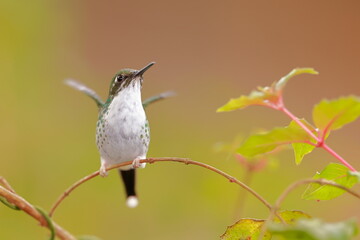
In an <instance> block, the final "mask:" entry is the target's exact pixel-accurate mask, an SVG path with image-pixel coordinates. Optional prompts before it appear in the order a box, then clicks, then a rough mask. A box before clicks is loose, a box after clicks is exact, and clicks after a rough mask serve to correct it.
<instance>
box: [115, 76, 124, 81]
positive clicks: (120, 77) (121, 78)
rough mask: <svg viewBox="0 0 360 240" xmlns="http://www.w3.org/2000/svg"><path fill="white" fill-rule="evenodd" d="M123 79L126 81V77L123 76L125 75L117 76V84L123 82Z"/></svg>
mask: <svg viewBox="0 0 360 240" xmlns="http://www.w3.org/2000/svg"><path fill="white" fill-rule="evenodd" d="M123 79H124V76H123V75H118V76H116V78H115V82H121V81H122V80H123Z"/></svg>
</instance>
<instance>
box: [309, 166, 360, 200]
mask: <svg viewBox="0 0 360 240" xmlns="http://www.w3.org/2000/svg"><path fill="white" fill-rule="evenodd" d="M313 179H326V180H330V181H333V182H335V183H337V184H340V185H342V186H344V187H347V188H351V187H352V186H354V185H355V184H356V183H357V182H358V179H357V177H356V176H352V175H350V174H349V169H348V168H347V167H345V166H344V165H342V164H337V163H330V164H329V165H327V166H326V168H325V169H324V170H323V171H322V172H321V173H316V174H315V176H314V177H313ZM344 192H345V190H342V189H340V188H337V187H333V186H329V185H321V184H318V183H311V184H309V186H308V187H307V189H306V190H305V192H304V194H303V196H302V197H303V198H304V199H306V200H330V199H333V198H336V197H338V196H340V195H342V194H343V193H344Z"/></svg>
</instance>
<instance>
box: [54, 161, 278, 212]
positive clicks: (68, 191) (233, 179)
mask: <svg viewBox="0 0 360 240" xmlns="http://www.w3.org/2000/svg"><path fill="white" fill-rule="evenodd" d="M155 162H179V163H184V164H186V165H189V164H191V165H196V166H199V167H203V168H206V169H208V170H210V171H212V172H215V173H217V174H219V175H221V176H223V177H225V178H227V179H228V180H229V181H230V182H231V183H236V184H237V185H239V186H240V187H242V188H244V189H245V190H246V191H248V192H250V193H251V194H252V195H254V196H255V197H256V198H257V199H258V200H259V201H261V202H262V203H263V204H264V205H265V206H266V207H267V208H268V209H271V208H272V206H271V205H270V203H268V202H267V201H266V200H265V199H264V198H263V197H262V196H260V195H259V194H258V193H257V192H256V191H255V190H253V189H252V188H250V187H249V186H247V185H246V184H244V183H242V182H241V181H239V180H237V179H236V178H234V177H232V176H230V175H229V174H227V173H225V172H223V171H221V170H219V169H217V168H215V167H213V166H210V165H207V164H205V163H201V162H196V161H193V160H190V159H186V158H173V157H167V158H148V159H143V160H140V163H150V164H151V163H155ZM131 164H132V161H128V162H123V163H120V164H115V165H112V166H110V167H108V168H107V169H106V170H107V171H109V170H112V169H115V168H120V167H123V166H127V165H131ZM98 175H99V171H96V172H94V173H92V174H90V175H88V176H86V177H84V178H82V179H80V180H79V181H77V182H75V183H74V184H73V185H71V186H70V187H69V188H68V189H67V190H66V191H65V192H64V193H63V194H62V195H61V196H60V197H59V198H58V200H57V201H56V202H55V204H54V205H53V207H52V208H51V210H50V212H49V216H50V217H51V216H53V214H54V212H55V210H56V209H57V207H58V206H59V205H60V203H61V202H62V201H63V200H64V199H65V198H66V197H67V196H69V194H70V193H71V192H72V191H74V190H75V189H76V188H77V187H79V186H80V185H82V184H83V183H85V182H87V181H89V180H90V179H92V178H94V177H96V176H98Z"/></svg>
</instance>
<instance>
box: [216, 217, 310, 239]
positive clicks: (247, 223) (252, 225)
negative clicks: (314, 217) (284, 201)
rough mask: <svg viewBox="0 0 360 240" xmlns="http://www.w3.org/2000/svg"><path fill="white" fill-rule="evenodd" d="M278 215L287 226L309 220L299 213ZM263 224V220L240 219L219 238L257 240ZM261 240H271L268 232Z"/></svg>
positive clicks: (277, 220)
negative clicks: (301, 220)
mask: <svg viewBox="0 0 360 240" xmlns="http://www.w3.org/2000/svg"><path fill="white" fill-rule="evenodd" d="M279 214H280V216H281V217H282V219H283V220H284V221H285V222H286V223H288V224H294V223H295V222H296V221H298V220H299V219H303V218H310V216H309V215H307V214H306V213H303V212H301V211H282V212H280V213H279ZM264 222H265V220H260V219H251V218H243V219H240V220H239V221H238V222H236V223H235V224H234V225H232V226H229V227H227V229H226V232H225V233H224V234H223V235H222V236H221V237H220V238H221V239H223V240H232V239H234V240H235V239H236V240H248V239H251V240H257V239H258V238H259V235H260V233H261V228H262V226H263V225H264ZM275 222H280V220H279V219H275ZM262 239H263V240H267V239H271V234H270V233H269V232H265V236H264V237H263V238H262Z"/></svg>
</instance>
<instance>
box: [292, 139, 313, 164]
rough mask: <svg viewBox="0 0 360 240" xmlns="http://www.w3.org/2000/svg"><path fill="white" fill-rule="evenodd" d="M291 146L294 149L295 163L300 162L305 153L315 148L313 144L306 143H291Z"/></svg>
mask: <svg viewBox="0 0 360 240" xmlns="http://www.w3.org/2000/svg"><path fill="white" fill-rule="evenodd" d="M292 147H293V149H294V155H295V163H296V164H297V165H299V164H300V163H301V162H302V160H303V158H304V156H305V155H306V154H309V153H311V152H312V151H313V150H314V148H315V146H313V145H310V144H307V143H293V144H292Z"/></svg>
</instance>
